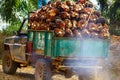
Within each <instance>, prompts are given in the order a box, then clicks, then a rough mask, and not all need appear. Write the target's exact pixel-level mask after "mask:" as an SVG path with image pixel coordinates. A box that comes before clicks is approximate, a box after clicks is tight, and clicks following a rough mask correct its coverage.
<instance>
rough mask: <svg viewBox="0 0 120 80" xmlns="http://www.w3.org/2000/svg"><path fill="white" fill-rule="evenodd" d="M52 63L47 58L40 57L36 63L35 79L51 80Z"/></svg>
mask: <svg viewBox="0 0 120 80" xmlns="http://www.w3.org/2000/svg"><path fill="white" fill-rule="evenodd" d="M51 76H52V73H51V65H50V62H49V61H47V59H39V60H38V61H37V62H36V65H35V80H51Z"/></svg>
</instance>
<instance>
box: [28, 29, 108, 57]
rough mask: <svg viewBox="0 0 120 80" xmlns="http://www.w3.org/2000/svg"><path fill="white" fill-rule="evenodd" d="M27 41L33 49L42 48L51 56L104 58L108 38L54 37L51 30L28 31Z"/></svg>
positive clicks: (106, 51)
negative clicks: (31, 43) (30, 42)
mask: <svg viewBox="0 0 120 80" xmlns="http://www.w3.org/2000/svg"><path fill="white" fill-rule="evenodd" d="M28 33H29V34H28V35H29V36H28V41H32V42H33V49H34V50H37V51H39V50H43V53H42V54H44V55H45V56H48V57H51V58H52V59H54V58H56V57H85V58H86V57H89V58H101V57H102V58H106V57H107V56H108V48H109V44H108V42H109V41H108V40H103V39H93V38H70V37H55V36H54V32H53V31H28Z"/></svg>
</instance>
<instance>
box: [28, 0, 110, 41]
mask: <svg viewBox="0 0 120 80" xmlns="http://www.w3.org/2000/svg"><path fill="white" fill-rule="evenodd" d="M28 28H29V29H30V30H47V31H49V30H53V31H54V33H55V36H57V37H79V38H82V37H87V38H101V39H107V38H109V32H108V31H109V27H108V25H107V24H106V21H105V19H104V18H103V17H102V16H101V13H100V12H99V11H95V10H94V6H93V4H92V3H91V2H90V1H86V2H79V1H78V2H73V1H71V0H67V1H64V2H61V1H56V2H49V3H48V4H47V5H46V6H43V7H41V8H40V9H38V10H36V11H34V12H32V13H31V14H30V16H29V24H28Z"/></svg>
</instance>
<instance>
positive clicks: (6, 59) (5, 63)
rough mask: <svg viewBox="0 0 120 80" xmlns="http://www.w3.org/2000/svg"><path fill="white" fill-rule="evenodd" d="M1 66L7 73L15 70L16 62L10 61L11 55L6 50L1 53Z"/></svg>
mask: <svg viewBox="0 0 120 80" xmlns="http://www.w3.org/2000/svg"><path fill="white" fill-rule="evenodd" d="M2 68H3V71H4V72H5V73H7V74H14V73H15V72H16V70H17V63H16V62H14V61H12V58H11V55H10V53H9V52H8V51H7V52H5V53H4V54H3V57H2Z"/></svg>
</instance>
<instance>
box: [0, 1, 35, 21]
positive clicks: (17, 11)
mask: <svg viewBox="0 0 120 80" xmlns="http://www.w3.org/2000/svg"><path fill="white" fill-rule="evenodd" d="M36 3H37V0H35V1H33V0H3V1H2V2H1V5H2V6H1V8H0V10H1V12H0V14H1V16H2V18H3V20H5V21H6V22H9V23H14V22H15V21H16V20H17V21H18V20H20V21H21V18H22V19H23V18H24V17H25V16H27V15H28V12H29V11H31V10H34V9H36V7H35V6H36V5H35V4H36Z"/></svg>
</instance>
